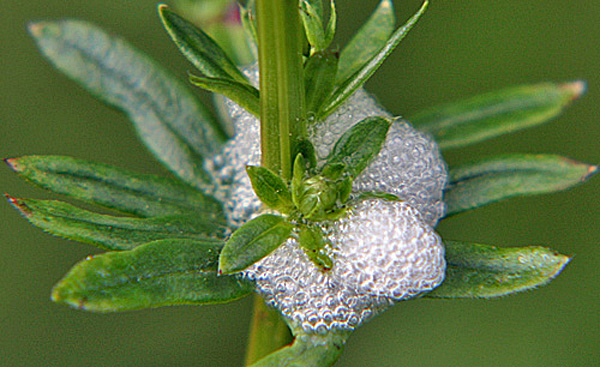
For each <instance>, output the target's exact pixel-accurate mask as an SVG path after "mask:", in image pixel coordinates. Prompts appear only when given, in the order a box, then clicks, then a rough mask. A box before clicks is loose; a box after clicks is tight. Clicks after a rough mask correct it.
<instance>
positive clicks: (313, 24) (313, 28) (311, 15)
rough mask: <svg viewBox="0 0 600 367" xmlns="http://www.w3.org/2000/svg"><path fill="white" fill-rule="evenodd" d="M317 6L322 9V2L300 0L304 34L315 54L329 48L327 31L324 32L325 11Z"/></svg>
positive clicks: (320, 0)
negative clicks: (326, 37) (326, 36)
mask: <svg viewBox="0 0 600 367" xmlns="http://www.w3.org/2000/svg"><path fill="white" fill-rule="evenodd" d="M317 4H318V7H322V6H323V4H322V0H317V1H309V0H300V16H301V18H302V24H303V25H304V32H305V34H306V38H307V39H308V43H310V45H311V47H312V49H313V51H315V52H318V51H322V50H325V49H326V48H327V47H328V46H329V44H328V43H326V39H325V31H324V30H323V10H322V9H319V8H318V7H317V6H316V5H317ZM330 32H331V31H330ZM328 36H329V35H328ZM331 39H333V37H331Z"/></svg>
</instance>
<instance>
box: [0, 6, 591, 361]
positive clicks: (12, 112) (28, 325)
mask: <svg viewBox="0 0 600 367" xmlns="http://www.w3.org/2000/svg"><path fill="white" fill-rule="evenodd" d="M376 3H377V1H375V0H368V1H366V0H361V1H356V0H355V1H350V0H339V1H338V10H339V17H338V19H339V20H340V24H339V30H340V33H339V35H338V38H337V41H338V43H340V44H343V43H344V42H345V41H346V40H348V38H349V36H350V35H351V32H352V31H353V30H355V29H356V28H357V27H358V25H359V23H360V22H362V21H363V20H364V19H365V18H366V17H367V16H368V14H369V12H370V11H371V10H372V9H373V8H374V7H375V5H376ZM2 5H3V9H4V13H3V14H4V15H3V17H2V18H3V20H2V22H0V55H1V60H2V61H1V65H2V71H1V72H0V88H1V89H0V96H1V97H0V127H1V133H0V156H2V157H11V156H19V155H24V154H61V155H71V156H76V157H81V158H86V159H93V160H97V161H100V162H106V163H110V164H114V165H118V166H122V167H127V168H131V169H135V170H138V171H142V172H149V173H158V174H166V172H165V170H164V169H162V168H161V167H160V166H159V164H158V163H157V162H156V161H155V160H154V159H153V158H152V157H151V156H150V155H149V154H148V152H147V151H146V150H145V148H144V147H143V146H142V145H141V144H140V143H139V142H138V141H137V140H136V137H135V134H134V132H133V129H132V127H131V126H130V124H129V123H128V121H127V120H126V118H125V117H124V116H123V115H122V114H120V113H118V112H116V111H114V110H111V109H109V108H106V107H105V106H103V105H102V104H101V103H100V102H98V101H96V100H95V99H94V98H92V97H91V96H89V95H88V94H87V93H86V92H85V91H83V90H82V89H81V88H79V87H78V86H77V85H75V84H74V83H72V82H71V81H69V80H68V79H67V78H66V77H64V76H62V75H61V74H59V73H57V72H55V71H54V70H53V69H52V67H51V66H50V65H49V64H48V63H47V62H46V61H45V60H44V59H42V57H41V56H40V55H39V54H38V53H37V51H36V48H35V46H34V44H33V42H32V41H31V39H30V38H29V37H28V36H27V34H26V31H25V24H26V23H27V21H29V20H34V19H55V18H60V17H77V18H83V19H87V20H90V21H92V22H95V23H97V24H100V25H101V26H103V27H104V28H106V29H108V30H111V31H113V32H115V33H118V34H121V35H123V36H124V37H125V38H127V39H128V40H129V41H131V42H132V43H133V44H135V45H136V46H137V47H139V48H141V49H142V50H144V51H146V52H148V53H149V54H150V55H152V56H154V57H155V58H156V59H157V60H159V61H160V62H161V63H162V64H164V65H166V66H167V67H168V68H169V69H171V70H172V71H173V72H175V73H176V74H178V75H180V76H181V77H182V78H185V75H186V74H185V73H186V71H187V70H191V68H192V67H191V65H189V64H188V63H187V62H186V61H185V60H184V58H183V57H182V56H180V55H179V54H178V52H177V51H176V49H175V47H174V46H173V45H172V44H171V42H170V41H169V39H168V38H167V36H166V34H165V32H163V31H162V29H161V26H160V24H159V21H158V19H157V16H156V12H155V9H156V2H154V1H149V0H129V1H114V0H88V1H85V2H83V1H82V2H72V1H34V0H24V1H8V0H6V1H2ZM418 6H419V1H417V0H402V1H396V7H397V13H398V15H399V17H400V18H401V19H406V18H407V17H408V16H409V14H411V13H412V12H413V11H415V10H416V9H417V7H418ZM599 19H600V2H599V1H589V0H573V1H564V0H549V1H543V2H542V1H517V0H512V1H509V0H496V1H477V0H462V1H433V4H431V6H430V9H429V11H428V14H426V16H425V17H424V18H423V20H422V21H421V23H420V24H419V25H418V26H417V27H416V28H415V29H414V30H413V31H412V32H411V34H410V35H409V36H408V37H407V39H406V40H405V41H404V42H403V43H402V45H401V46H400V47H399V49H398V50H396V52H395V53H394V54H393V55H392V56H391V58H390V59H389V60H388V61H387V62H386V63H385V64H384V66H383V67H382V69H381V71H380V72H379V73H378V74H377V75H376V76H375V77H374V78H373V79H372V80H371V81H370V82H369V83H368V88H369V89H370V90H371V91H372V92H374V93H375V94H377V95H378V96H379V99H380V101H381V103H382V104H383V105H384V106H386V107H387V108H388V109H390V110H391V111H392V112H394V113H395V114H399V115H411V114H412V113H414V112H416V111H418V110H419V109H421V108H424V107H427V106H430V105H432V104H436V103H440V102H444V101H450V100H453V99H456V98H460V97H464V96H470V95H473V94H478V93H481V92H485V91H489V90H494V89H498V88H502V87H506V86H511V85H516V84H521V83H533V82H538V81H545V80H553V81H568V80H573V79H579V78H580V79H583V80H586V81H587V82H588V84H589V90H588V93H587V95H586V96H585V97H584V98H583V99H582V100H580V101H578V102H576V103H575V105H574V106H573V107H572V108H570V109H569V110H568V111H567V112H566V113H565V114H564V116H562V117H561V118H559V119H557V120H554V121H552V122H551V123H549V124H547V125H544V126H542V127H540V128H536V129H534V130H528V131H525V132H520V133H517V134H513V135H509V136H505V137H502V138H499V139H495V140H493V141H490V142H486V143H483V144H479V145H477V146H473V147H472V148H469V149H464V150H459V151H451V152H449V153H448V154H447V156H446V158H447V160H448V161H449V162H450V164H455V163H458V162H462V161H464V160H468V159H472V158H476V157H480V156H485V155H492V154H496V153H501V152H529V153H538V152H539V153H542V152H556V153H560V154H563V155H566V156H569V157H572V158H575V159H578V160H581V161H584V162H588V163H596V164H597V163H599V162H600V142H599V140H600V139H599V137H600V124H599V123H598V111H599V110H598V102H599V101H600V47H599V46H600V22H599V21H598V20H599ZM0 190H1V191H2V192H8V193H11V194H13V195H16V196H25V197H29V196H30V197H37V198H49V197H52V196H51V195H49V194H47V193H45V192H43V191H42V190H40V189H36V188H34V187H32V186H31V185H28V184H26V183H24V182H22V181H20V180H19V179H18V178H17V177H16V175H14V174H12V173H11V172H10V171H9V170H8V169H7V168H5V167H1V168H0ZM599 193H600V178H599V177H595V178H593V179H592V180H591V182H590V183H588V184H586V185H583V186H580V187H577V188H575V189H573V190H570V191H568V192H563V193H557V194H553V195H545V196H540V197H527V198H518V199H513V200H510V201H506V202H503V203H498V204H494V205H491V206H488V207H485V208H483V209H479V210H477V211H474V212H470V213H467V214H464V215H461V216H459V217H456V218H452V219H450V220H447V221H444V222H443V223H442V224H441V225H440V226H439V227H438V229H439V231H440V233H441V234H442V236H443V237H445V238H447V239H463V240H471V241H479V242H483V243H491V244H498V245H510V246H519V245H529V244H544V245H548V246H552V247H553V248H554V249H556V250H559V251H561V252H563V253H566V254H572V255H575V258H574V260H573V261H572V262H571V264H570V265H569V266H568V267H567V268H566V269H565V271H564V273H563V274H562V275H561V276H560V277H558V278H557V279H556V280H555V281H554V282H553V283H552V284H550V285H549V286H547V287H543V288H541V289H539V290H536V291H533V292H527V293H524V294H520V295H514V296H510V297H505V298H501V299H496V300H491V301H483V300H457V301H433V300H418V301H411V302H405V303H402V304H400V305H398V306H396V307H394V308H392V309H391V310H389V311H387V312H386V313H384V314H383V315H381V316H380V317H378V318H376V319H375V320H373V321H372V322H370V323H369V324H368V325H366V326H364V327H362V328H360V329H359V330H358V331H357V332H356V333H355V334H354V336H353V337H352V338H351V339H350V341H349V343H348V346H347V350H346V352H345V354H344V355H343V357H342V358H341V360H340V361H339V362H338V365H339V366H380V367H383V366H600V353H599V350H600V279H599V277H598V275H599V269H600V266H599V264H600V245H599V242H600V236H599V235H600V225H599V224H600V223H599V218H600V195H599ZM0 239H1V241H0V243H1V248H0V279H1V281H0V366H145V367H151V366H239V365H241V362H242V359H243V355H244V343H245V338H246V330H247V326H248V323H249V312H250V306H251V302H250V301H251V300H250V298H246V299H243V300H241V301H238V302H234V303H231V304H227V305H223V306H210V307H201V308H200V307H173V308H163V309H155V310H146V311H139V312H131V313H125V314H111V315H97V314H89V313H85V312H80V311H76V310H71V309H69V308H67V307H65V306H62V305H56V304H53V303H51V302H50V300H49V293H50V289H51V287H52V286H53V284H54V283H55V282H56V281H57V280H58V279H60V278H61V276H62V275H63V274H64V273H65V272H66V271H67V270H68V269H69V268H70V267H71V266H72V265H73V264H74V263H75V262H77V261H78V260H80V259H82V258H84V257H85V256H87V255H89V254H92V253H94V252H95V250H94V249H93V248H92V247H89V246H86V245H82V244H78V243H75V242H69V241H66V240H61V239H57V238H53V237H51V236H50V235H47V234H44V233H43V232H41V231H40V230H38V229H35V228H33V227H31V226H30V225H29V224H28V223H27V222H26V221H25V220H24V219H22V218H21V217H20V216H19V215H18V214H17V213H16V212H15V211H14V210H12V209H11V208H10V206H9V205H8V204H7V203H0Z"/></svg>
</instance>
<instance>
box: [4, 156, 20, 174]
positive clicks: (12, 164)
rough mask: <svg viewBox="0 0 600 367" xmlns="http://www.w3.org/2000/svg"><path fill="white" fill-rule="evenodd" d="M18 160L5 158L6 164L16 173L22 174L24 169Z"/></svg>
mask: <svg viewBox="0 0 600 367" xmlns="http://www.w3.org/2000/svg"><path fill="white" fill-rule="evenodd" d="M18 160H19V159H18V158H4V163H6V165H7V166H8V167H9V168H10V169H12V170H13V171H15V172H20V171H21V170H22V169H21V167H20V166H19V164H18Z"/></svg>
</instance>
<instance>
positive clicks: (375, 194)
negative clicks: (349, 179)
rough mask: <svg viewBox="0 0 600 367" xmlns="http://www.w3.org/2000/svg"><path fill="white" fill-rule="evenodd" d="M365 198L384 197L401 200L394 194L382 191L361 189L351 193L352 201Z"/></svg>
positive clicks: (388, 199)
mask: <svg viewBox="0 0 600 367" xmlns="http://www.w3.org/2000/svg"><path fill="white" fill-rule="evenodd" d="M367 199H384V200H387V201H402V200H401V199H400V198H399V197H397V196H396V195H394V194H390V193H387V192H383V191H362V192H357V193H355V194H354V195H352V200H353V201H363V200H367Z"/></svg>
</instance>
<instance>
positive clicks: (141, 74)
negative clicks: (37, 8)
mask: <svg viewBox="0 0 600 367" xmlns="http://www.w3.org/2000/svg"><path fill="white" fill-rule="evenodd" d="M29 31H30V33H31V34H32V36H33V37H34V38H35V40H36V42H37V44H38V47H39V48H40V50H41V51H42V53H43V54H44V55H45V56H46V57H47V58H48V59H49V60H50V61H51V62H52V64H54V66H56V67H57V68H58V69H59V70H61V71H62V72H64V73H65V74H66V75H67V76H69V77H70V78H72V79H73V80H75V81H76V82H78V83H79V84H81V85H82V86H83V87H84V88H85V89H87V90H88V91H89V92H90V93H92V94H93V95H95V96H97V97H99V98H100V99H102V100H103V101H105V102H106V103H108V104H110V105H113V106H115V107H117V108H118V109H120V110H123V111H124V112H125V113H126V114H127V115H128V116H129V118H130V119H131V121H132V122H133V124H134V126H135V128H136V130H137V132H138V134H139V136H140V138H141V139H142V141H143V142H144V144H146V146H147V147H148V148H149V149H150V151H151V152H152V153H153V154H154V155H155V156H156V157H157V158H158V159H159V160H160V161H161V162H162V163H163V164H165V166H166V167H167V168H168V169H170V170H171V171H172V172H173V173H174V174H175V175H177V176H178V177H180V178H181V179H182V180H183V181H185V182H187V183H190V184H192V185H194V186H196V187H200V188H203V187H206V185H208V184H209V183H210V177H209V176H208V174H207V173H206V172H205V171H204V168H203V161H202V159H203V158H202V157H207V156H211V155H213V154H215V153H217V152H218V151H219V150H220V149H221V145H222V143H223V142H224V141H225V139H226V135H225V134H224V133H223V131H222V130H221V128H220V126H219V124H218V123H217V122H216V121H215V120H214V118H213V117H212V115H211V114H210V113H209V112H208V110H206V109H205V108H204V107H203V106H202V105H201V104H200V103H199V101H198V100H197V99H196V98H195V96H194V95H193V94H192V93H191V92H190V91H189V90H188V89H187V88H186V87H185V85H183V84H181V83H180V82H179V81H177V80H176V79H175V78H174V77H173V76H172V75H171V74H170V73H168V72H167V71H166V70H164V69H163V68H162V67H160V66H158V65H157V64H155V63H154V62H153V61H152V60H150V59H149V58H148V57H147V56H145V55H144V54H143V53H142V52H140V51H138V50H136V49H135V48H133V47H132V46H130V45H129V44H128V43H127V42H125V41H124V40H123V39H121V38H118V37H114V36H110V35H108V34H106V33H105V32H104V31H102V30H101V29H99V28H97V27H95V26H93V25H91V24H89V23H86V22H82V21H76V20H63V21H57V22H38V23H32V24H30V26H29Z"/></svg>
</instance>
